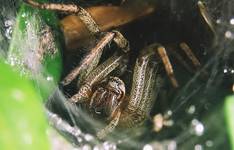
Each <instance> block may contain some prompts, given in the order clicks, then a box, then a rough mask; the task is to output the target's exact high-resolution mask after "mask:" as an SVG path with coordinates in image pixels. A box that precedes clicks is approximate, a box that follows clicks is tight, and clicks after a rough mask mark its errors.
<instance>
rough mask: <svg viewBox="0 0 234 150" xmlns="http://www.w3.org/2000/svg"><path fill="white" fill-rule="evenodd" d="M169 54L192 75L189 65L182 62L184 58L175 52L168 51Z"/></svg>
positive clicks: (192, 71)
mask: <svg viewBox="0 0 234 150" xmlns="http://www.w3.org/2000/svg"><path fill="white" fill-rule="evenodd" d="M168 50H169V51H170V53H171V54H172V55H173V56H174V57H175V58H176V59H177V61H178V62H179V63H180V64H181V65H182V66H183V67H184V68H185V69H186V70H187V71H188V72H190V73H194V70H193V69H191V67H190V66H189V64H188V63H187V62H186V61H185V60H184V58H183V57H182V56H181V55H180V54H178V53H177V52H176V51H175V50H171V49H168Z"/></svg>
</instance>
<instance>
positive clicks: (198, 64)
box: [180, 42, 201, 69]
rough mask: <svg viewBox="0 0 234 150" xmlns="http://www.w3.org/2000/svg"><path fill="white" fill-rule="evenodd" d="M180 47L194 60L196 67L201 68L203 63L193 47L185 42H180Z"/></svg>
mask: <svg viewBox="0 0 234 150" xmlns="http://www.w3.org/2000/svg"><path fill="white" fill-rule="evenodd" d="M180 48H181V49H182V50H183V51H184V52H185V54H186V55H187V57H188V58H189V59H190V60H191V61H192V63H193V65H194V66H195V67H196V69H200V67H201V63H200V62H199V60H198V59H197V57H196V56H195V54H194V53H193V51H192V49H191V48H190V47H189V46H188V44H186V43H185V42H182V43H180Z"/></svg>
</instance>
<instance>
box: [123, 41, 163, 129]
mask: <svg viewBox="0 0 234 150" xmlns="http://www.w3.org/2000/svg"><path fill="white" fill-rule="evenodd" d="M157 47H158V44H152V45H151V46H148V47H147V48H145V49H143V50H142V51H141V54H140V56H139V57H138V59H137V60H136V64H135V68H134V75H133V80H132V89H131V93H130V99H129V103H128V105H127V106H126V108H125V110H124V112H123V113H122V115H121V118H120V122H119V124H120V126H124V127H134V126H138V125H141V124H142V123H143V122H144V120H145V119H146V117H147V116H148V115H149V113H150V110H151V108H152V106H153V104H154V101H155V100H156V97H157V94H158V92H159V89H160V87H161V84H162V78H161V77H160V75H159V74H158V72H157V70H158V67H159V63H158V62H159V61H157V60H156V52H155V49H156V48H157Z"/></svg>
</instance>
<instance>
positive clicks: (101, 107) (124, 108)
mask: <svg viewBox="0 0 234 150" xmlns="http://www.w3.org/2000/svg"><path fill="white" fill-rule="evenodd" d="M25 2H26V3H28V4H30V5H31V6H34V7H37V8H41V9H48V10H58V11H63V12H68V13H74V14H76V15H78V16H79V17H80V19H81V20H82V21H83V23H84V24H85V25H86V26H87V28H88V30H89V31H90V32H92V33H98V32H100V30H99V27H98V25H97V24H96V22H95V21H94V19H93V18H92V16H91V15H90V14H89V13H88V12H86V11H85V9H83V8H81V7H79V6H76V5H65V4H51V3H45V4H44V3H43V4H42V3H37V2H34V1H32V0H25ZM198 6H199V9H200V13H201V15H202V17H203V18H204V20H205V21H206V23H207V25H208V26H209V28H211V30H212V31H213V26H212V24H211V21H210V20H209V17H208V14H207V13H206V10H205V8H204V6H203V4H202V3H201V2H200V1H199V2H198ZM111 40H113V41H114V42H115V43H116V44H117V45H118V46H119V48H120V49H122V51H118V52H116V53H115V54H114V55H113V56H111V57H110V58H109V59H107V60H106V61H104V62H103V63H102V64H100V65H98V62H99V60H100V57H101V54H102V51H103V48H104V47H105V46H106V45H107V44H108V43H109V42H111ZM180 48H181V49H182V50H183V51H184V52H185V54H186V55H187V56H188V58H189V59H190V60H191V61H192V63H193V64H194V66H195V67H196V68H200V66H201V64H200V62H199V60H198V59H197V58H196V56H195V55H194V54H193V52H192V50H191V49H190V48H189V46H188V45H187V44H186V43H185V42H181V43H180ZM129 50H130V49H129V44H128V41H127V40H126V39H125V38H124V37H123V35H122V34H121V33H119V32H118V31H111V32H107V33H106V34H105V35H104V36H103V38H102V39H101V40H100V41H99V42H98V44H97V45H96V46H95V47H94V48H93V49H91V50H90V52H89V54H88V55H86V57H85V58H84V59H83V60H82V61H81V63H80V65H79V66H78V67H76V68H75V69H74V70H73V71H72V72H71V73H69V74H68V75H67V76H66V77H65V79H64V80H63V81H62V84H63V85H68V84H70V83H71V81H73V80H74V79H75V78H76V77H77V76H78V75H80V76H81V82H80V83H81V87H80V88H79V91H78V93H77V94H75V95H73V96H72V97H71V98H69V101H70V102H72V103H86V104H88V106H89V109H90V111H92V112H93V113H95V114H101V115H103V116H106V117H107V120H108V121H109V124H108V125H107V126H106V127H105V128H104V129H102V130H101V131H99V132H98V133H97V136H98V137H99V138H100V139H102V138H104V137H105V136H106V135H107V134H108V133H110V132H112V131H113V130H114V128H115V127H116V126H119V127H129V128H130V127H135V126H139V125H141V124H142V123H143V122H144V120H145V119H146V118H147V116H149V112H150V110H151V107H152V106H153V103H154V100H155V99H156V95H157V92H155V91H158V90H159V88H160V86H161V82H160V81H161V77H160V75H159V74H158V73H157V70H158V67H159V65H160V61H159V59H158V58H159V57H160V58H161V60H162V62H163V64H164V67H165V69H166V72H167V74H168V76H169V78H170V80H171V83H172V85H173V86H174V87H178V83H177V80H176V78H175V77H174V73H173V68H172V65H171V63H170V60H169V57H168V55H167V52H166V49H165V47H164V46H162V45H161V44H159V43H154V44H151V45H150V46H147V47H146V48H144V49H143V50H141V51H140V55H139V56H138V58H137V60H136V63H135V67H134V74H133V80H132V86H131V92H130V94H129V96H126V95H127V94H126V95H125V84H124V82H123V81H122V80H121V79H120V78H118V77H112V76H109V74H110V73H111V72H112V71H113V70H115V69H116V68H117V67H118V66H120V65H122V64H123V63H125V62H126V61H125V60H126V59H127V55H128V52H129ZM173 54H174V56H176V58H178V60H179V61H180V62H181V63H182V64H183V65H184V66H185V67H186V66H187V64H186V63H185V62H184V61H183V59H181V57H180V55H178V54H177V53H175V52H173ZM187 68H189V67H187ZM160 129H161V127H160ZM157 130H158V129H157Z"/></svg>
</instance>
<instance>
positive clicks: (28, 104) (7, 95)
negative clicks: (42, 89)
mask: <svg viewBox="0 0 234 150" xmlns="http://www.w3.org/2000/svg"><path fill="white" fill-rule="evenodd" d="M0 72H1V75H0V97H1V101H0V133H1V136H0V149H1V150H32V149H33V150H47V149H49V148H50V146H49V142H48V137H47V135H46V129H47V122H46V119H45V116H44V115H43V114H44V113H43V106H42V104H41V102H40V101H39V99H40V96H39V95H38V94H37V93H36V92H35V88H34V87H33V85H32V83H31V82H30V81H29V80H27V79H26V78H23V77H21V76H19V73H18V72H14V71H12V69H11V68H10V67H9V66H8V65H6V64H4V63H2V62H1V61H0Z"/></svg>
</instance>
